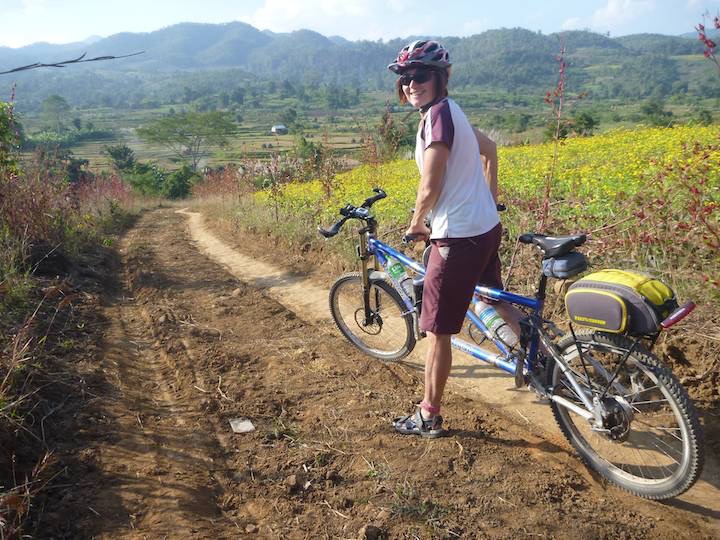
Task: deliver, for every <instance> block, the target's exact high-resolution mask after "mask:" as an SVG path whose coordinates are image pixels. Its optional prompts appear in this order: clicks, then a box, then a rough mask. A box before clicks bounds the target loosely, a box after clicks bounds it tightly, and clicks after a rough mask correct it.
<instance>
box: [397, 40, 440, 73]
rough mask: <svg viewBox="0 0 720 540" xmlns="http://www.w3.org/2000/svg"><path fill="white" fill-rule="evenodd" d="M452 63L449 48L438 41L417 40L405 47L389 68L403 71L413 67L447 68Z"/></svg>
mask: <svg viewBox="0 0 720 540" xmlns="http://www.w3.org/2000/svg"><path fill="white" fill-rule="evenodd" d="M451 65H452V64H450V55H449V54H448V51H447V49H446V48H445V47H443V46H442V45H440V44H439V43H438V42H437V41H432V40H417V41H413V42H412V43H410V44H409V45H407V46H405V47H403V48H402V49H401V50H400V52H399V53H398V56H397V58H396V59H395V61H394V62H393V63H392V64H390V65H389V66H388V69H389V70H390V71H393V72H395V73H402V72H403V71H405V70H406V69H408V68H411V67H428V68H435V69H447V68H449V67H450V66H451Z"/></svg>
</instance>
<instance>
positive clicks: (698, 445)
mask: <svg viewBox="0 0 720 540" xmlns="http://www.w3.org/2000/svg"><path fill="white" fill-rule="evenodd" d="M373 191H374V192H375V195H373V196H371V197H369V198H368V199H366V200H365V201H364V202H363V203H362V204H361V205H360V206H353V205H350V204H348V205H346V206H345V207H343V208H341V209H340V215H341V216H342V217H341V219H340V220H339V221H338V222H336V223H335V224H334V225H333V226H332V227H331V228H329V229H323V228H319V232H320V233H321V234H322V235H323V236H324V237H325V238H330V237H333V236H335V235H336V234H337V233H338V232H339V231H340V229H341V228H342V227H343V225H344V224H345V223H346V222H347V221H348V220H357V221H359V222H360V223H361V227H360V229H359V231H358V234H359V243H358V245H357V251H356V252H357V256H358V259H359V262H360V270H359V272H351V273H348V274H345V275H343V276H341V277H339V278H338V279H337V280H336V281H335V283H334V284H333V285H332V287H331V289H330V312H331V314H332V317H333V320H334V321H335V323H336V325H337V327H338V329H339V330H340V332H341V333H342V334H343V336H345V337H346V338H347V339H348V340H349V341H350V342H351V343H352V344H353V345H355V346H356V347H358V348H359V349H360V350H361V351H363V352H364V353H366V354H368V355H370V356H372V357H375V358H378V359H381V360H388V361H389V360H398V359H401V358H403V357H405V356H407V355H408V354H410V352H411V351H412V350H413V348H414V347H415V344H416V343H417V340H419V339H422V338H423V337H424V336H423V333H422V332H421V331H420V329H419V327H418V321H419V315H420V311H421V309H422V288H423V279H424V274H425V266H424V265H423V264H422V263H420V262H418V261H415V260H413V259H412V258H410V257H407V256H406V255H405V254H404V253H402V252H400V251H398V250H396V249H394V248H392V247H391V246H389V245H387V244H385V243H384V242H382V241H380V240H378V238H377V228H378V224H377V221H376V219H375V217H374V216H373V214H372V212H371V207H372V205H373V204H374V203H375V202H377V201H379V200H381V199H384V198H385V197H386V194H385V192H384V191H382V190H381V189H379V188H376V189H374V190H373ZM519 241H520V242H521V243H524V244H530V245H534V246H536V247H537V248H538V249H539V250H540V251H541V253H542V258H543V263H545V264H543V266H542V270H541V271H540V272H539V274H540V275H539V279H538V287H537V291H536V293H535V295H534V296H533V297H526V296H521V295H518V294H514V293H512V292H508V291H504V290H499V289H493V288H488V287H483V286H477V287H476V288H475V292H476V295H475V298H474V299H473V301H472V304H471V306H469V309H468V312H467V319H468V326H467V329H466V330H463V332H462V334H460V335H458V336H454V337H453V339H452V344H453V347H455V348H457V349H459V350H461V351H463V352H465V353H467V354H469V355H471V356H473V357H474V358H476V359H478V360H482V361H484V362H488V363H490V364H493V365H495V366H497V367H498V368H500V369H502V370H504V371H506V372H508V373H511V374H513V375H514V377H515V384H516V386H518V387H521V386H528V387H529V388H530V389H532V390H533V391H535V392H536V393H537V394H538V396H539V397H540V398H542V399H543V400H547V402H548V403H549V404H550V407H551V409H552V412H553V415H554V417H555V419H556V421H557V423H558V425H559V427H560V429H561V431H562V432H563V434H564V435H565V437H566V438H567V439H568V440H569V442H570V443H571V444H572V445H573V447H574V448H575V449H576V450H577V452H578V453H579V454H580V456H581V457H582V458H583V459H584V460H585V462H586V463H587V464H588V465H589V466H590V467H591V468H592V469H594V470H596V471H597V472H598V473H600V474H601V475H602V476H603V477H605V478H606V479H607V480H609V481H611V482H613V483H615V484H616V485H618V486H620V487H622V488H624V489H626V490H627V491H630V492H631V493H633V494H635V495H638V496H641V497H645V498H649V499H667V498H670V497H674V496H677V495H679V494H680V493H683V492H684V491H686V490H687V489H689V488H690V487H691V486H692V485H693V484H694V483H695V481H696V480H697V478H698V477H699V475H700V472H701V470H702V466H703V463H704V454H703V443H702V441H703V434H702V429H701V426H700V422H699V421H698V417H697V413H696V411H695V408H694V406H693V404H692V401H691V400H690V398H689V397H688V394H687V392H686V390H685V389H684V388H683V387H682V386H681V384H680V382H679V381H678V380H677V378H676V377H675V375H673V373H672V372H671V371H670V370H669V369H668V368H667V367H665V366H664V365H663V364H662V363H661V361H660V360H659V359H658V358H657V357H656V356H655V355H654V354H653V353H652V352H651V349H652V346H653V345H654V343H655V339H657V335H655V336H641V337H633V336H629V335H625V334H618V333H609V332H604V331H598V330H591V329H585V330H581V331H578V332H575V330H574V328H573V326H572V324H570V325H569V332H562V331H561V330H560V329H559V328H558V327H557V326H555V325H554V324H553V323H552V322H551V321H549V320H547V319H544V318H543V305H544V301H545V292H546V287H547V282H548V279H549V278H554V277H559V276H557V275H555V274H554V273H553V270H552V268H553V266H554V264H553V263H557V262H560V263H562V262H564V261H567V260H574V261H578V260H581V261H585V259H584V256H582V255H581V254H580V253H578V252H577V251H575V248H576V247H578V246H580V245H582V244H583V243H584V242H585V235H575V236H564V237H549V236H545V235H542V234H535V233H528V234H524V235H522V236H521V237H520V238H519ZM429 249H431V248H429ZM427 253H428V250H426V253H425V256H424V257H423V260H424V262H425V263H426V262H427ZM548 263H549V264H548ZM397 264H400V265H402V266H403V267H404V268H405V269H409V270H410V271H411V273H412V274H413V275H414V278H413V279H412V280H408V279H405V280H403V281H402V282H400V281H398V279H397V278H396V277H395V276H396V275H397V272H396V271H394V270H395V269H396V267H395V265H397ZM586 268H587V264H586V263H585V264H584V265H583V264H574V265H571V267H570V268H569V269H568V268H567V267H566V268H565V269H564V274H563V275H562V277H563V278H565V277H569V276H568V274H569V275H573V274H579V273H580V272H582V271H584V270H585V269H586ZM479 297H486V298H492V299H494V300H499V301H502V302H510V303H512V304H513V305H515V306H517V307H518V308H520V309H521V310H522V311H523V312H524V313H525V314H526V316H525V317H524V318H523V320H522V321H521V324H520V327H521V335H520V339H519V342H518V343H517V344H516V345H515V346H514V347H509V346H508V345H507V344H505V343H504V342H502V341H501V340H500V339H499V338H498V337H496V336H495V335H494V334H493V333H492V332H490V331H489V330H488V328H487V327H486V326H485V325H484V324H483V322H482V321H481V320H480V318H478V317H477V315H476V314H475V312H474V310H473V309H472V307H473V305H474V304H475V302H476V301H477V300H478V298H479ZM693 307H694V305H693V304H692V303H688V304H686V305H685V306H683V307H680V308H678V309H677V310H675V311H674V312H673V313H672V314H671V315H670V316H669V317H667V319H665V320H664V321H663V322H662V323H661V327H662V328H663V329H665V328H669V327H670V326H672V325H673V324H675V323H676V322H678V321H679V320H681V319H682V318H684V317H685V316H687V315H688V314H689V313H690V311H692V309H693ZM481 344H483V345H487V344H493V345H494V348H495V349H496V352H492V351H489V350H487V349H485V348H483V347H480V345H481Z"/></svg>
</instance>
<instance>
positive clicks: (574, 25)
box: [562, 17, 582, 30]
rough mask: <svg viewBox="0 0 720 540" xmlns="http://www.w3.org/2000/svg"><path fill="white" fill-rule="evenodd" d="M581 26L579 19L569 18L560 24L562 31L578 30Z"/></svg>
mask: <svg viewBox="0 0 720 540" xmlns="http://www.w3.org/2000/svg"><path fill="white" fill-rule="evenodd" d="M581 26H582V19H581V18H580V17H571V18H569V19H566V20H565V21H564V22H563V23H562V29H563V30H579V29H580V28H581Z"/></svg>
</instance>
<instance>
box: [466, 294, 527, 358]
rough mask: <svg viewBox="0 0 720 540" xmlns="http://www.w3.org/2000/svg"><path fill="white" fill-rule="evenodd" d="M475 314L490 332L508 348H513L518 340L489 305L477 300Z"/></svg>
mask: <svg viewBox="0 0 720 540" xmlns="http://www.w3.org/2000/svg"><path fill="white" fill-rule="evenodd" d="M475 314H476V315H477V316H478V317H479V318H480V320H481V321H482V322H483V324H484V325H485V326H487V327H488V329H489V330H490V332H492V334H493V335H495V336H496V337H497V338H498V339H500V341H502V342H503V343H505V345H507V346H508V347H510V348H512V347H514V346H515V344H516V343H517V342H518V338H517V336H516V335H515V332H513V330H512V328H510V325H509V324H508V323H506V322H505V321H504V320H503V318H502V317H501V316H500V314H499V313H498V312H497V310H496V309H495V308H494V307H492V306H491V305H490V304H486V303H485V302H483V301H482V300H478V301H477V303H476V304H475Z"/></svg>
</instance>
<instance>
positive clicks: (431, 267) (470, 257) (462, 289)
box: [420, 223, 502, 334]
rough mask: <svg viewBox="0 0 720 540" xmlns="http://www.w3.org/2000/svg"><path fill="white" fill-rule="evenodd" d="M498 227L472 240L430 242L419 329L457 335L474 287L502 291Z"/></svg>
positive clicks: (442, 239) (458, 239) (446, 239)
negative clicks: (430, 248)
mask: <svg viewBox="0 0 720 540" xmlns="http://www.w3.org/2000/svg"><path fill="white" fill-rule="evenodd" d="M501 231H502V228H501V226H500V224H499V223H498V225H496V226H495V227H494V228H493V229H491V230H490V231H488V232H486V233H485V234H481V235H479V236H473V237H472V238H441V239H437V240H433V241H432V250H431V251H430V259H429V260H428V265H427V272H426V273H425V286H424V290H423V299H422V314H421V316H420V329H421V330H424V331H426V332H432V333H434V334H457V333H458V332H460V330H461V329H462V324H463V320H465V312H467V309H468V305H470V300H472V296H473V291H474V290H475V285H477V284H481V285H485V286H487V287H493V288H496V289H502V279H501V277H500V259H499V257H498V249H499V248H500V236H501Z"/></svg>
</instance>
